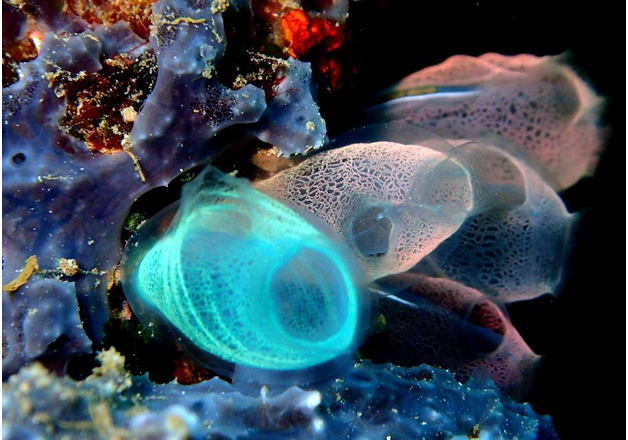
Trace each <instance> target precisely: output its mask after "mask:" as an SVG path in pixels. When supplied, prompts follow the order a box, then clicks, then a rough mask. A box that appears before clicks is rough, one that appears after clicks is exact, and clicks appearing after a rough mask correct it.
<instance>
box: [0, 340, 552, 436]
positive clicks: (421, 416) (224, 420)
mask: <svg viewBox="0 0 628 440" xmlns="http://www.w3.org/2000/svg"><path fill="white" fill-rule="evenodd" d="M99 358H100V360H101V361H102V362H103V365H102V366H101V367H98V368H97V369H95V371H94V374H93V375H92V376H90V377H88V378H87V379H86V380H85V381H83V382H75V381H73V380H70V379H66V378H58V377H55V376H53V375H51V374H50V373H49V372H47V371H46V370H45V369H44V368H42V367H41V366H40V365H39V364H34V365H32V366H29V367H27V368H23V369H22V370H21V371H20V372H19V373H18V374H17V375H14V376H12V377H11V379H9V381H8V383H5V384H3V395H4V396H3V397H4V398H3V402H2V412H3V419H4V423H3V428H2V434H3V438H5V439H7V440H13V439H16V440H17V439H20V440H22V439H35V438H54V439H62V438H63V439H91V438H94V439H96V438H102V437H111V436H117V437H118V438H121V439H126V438H135V439H149V438H171V439H184V438H189V439H207V438H211V439H214V438H216V439H218V438H220V439H242V438H255V439H282V438H286V439H300V438H303V439H306V438H315V439H330V440H331V439H339V438H344V439H362V438H365V437H366V438H387V437H390V438H391V439H394V438H407V439H411V438H443V439H450V440H453V439H456V440H458V439H460V440H462V439H467V438H479V439H503V440H507V439H508V440H511V439H514V438H518V439H520V440H535V439H538V440H551V439H557V438H558V437H557V436H556V434H555V432H554V430H553V429H552V427H551V422H550V420H549V418H548V417H539V416H536V415H535V414H534V412H533V411H532V409H531V407H530V406H529V405H528V404H520V403H516V402H513V401H511V400H509V399H507V398H505V397H503V396H502V395H501V394H500V393H499V391H498V390H497V389H496V388H495V386H494V385H493V384H492V382H491V381H490V380H489V379H486V378H482V377H481V375H476V376H474V377H473V378H472V379H471V380H470V381H469V382H467V383H466V384H464V385H463V384H460V383H459V382H458V381H456V379H454V377H453V376H452V375H451V373H449V372H447V371H445V370H440V369H437V368H433V367H429V366H420V367H414V368H401V367H395V366H393V365H391V364H386V365H373V364H371V363H370V362H359V363H356V364H355V365H353V366H352V367H350V368H349V370H348V371H347V372H346V373H344V374H343V375H340V376H336V377H333V378H332V379H330V380H328V381H325V382H322V383H320V384H316V385H312V386H308V387H304V388H299V387H290V388H288V389H273V388H270V389H269V388H267V387H261V389H259V388H258V389H257V390H256V392H254V393H252V392H247V391H242V390H239V389H238V388H237V386H236V385H230V384H228V383H227V382H224V381H222V380H221V379H219V378H214V379H211V380H209V381H206V382H203V383H200V384H197V385H191V386H186V387H185V391H184V392H181V386H180V385H177V384H176V383H170V384H164V385H157V384H153V383H151V382H150V381H149V380H148V379H147V378H146V377H145V376H142V377H130V376H129V375H128V374H127V373H125V372H124V358H122V357H121V356H120V355H119V354H117V353H116V352H115V351H113V350H111V351H107V352H103V353H101V354H100V356H99Z"/></svg>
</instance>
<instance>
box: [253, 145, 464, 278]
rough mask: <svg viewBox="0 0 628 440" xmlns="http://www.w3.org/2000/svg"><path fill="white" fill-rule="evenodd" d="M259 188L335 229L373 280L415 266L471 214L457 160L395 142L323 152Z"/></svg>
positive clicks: (427, 149) (368, 276)
mask: <svg viewBox="0 0 628 440" xmlns="http://www.w3.org/2000/svg"><path fill="white" fill-rule="evenodd" d="M256 187H257V188H258V189H259V190H260V191H262V192H265V193H266V194H269V195H271V196H272V197H274V198H276V199H278V200H280V201H282V202H284V203H287V204H288V205H290V206H293V207H294V208H295V209H298V210H301V211H303V212H309V213H311V214H314V215H315V216H317V217H319V218H320V219H321V220H323V221H324V222H325V223H327V224H328V225H329V226H330V227H331V228H332V229H333V230H335V231H337V232H338V233H339V234H340V235H341V236H342V237H343V238H344V239H345V241H346V242H347V243H348V245H349V246H350V247H351V249H352V250H353V252H354V255H355V256H356V258H357V260H358V261H359V262H360V265H361V266H362V268H363V270H364V271H365V273H366V275H367V278H368V279H369V280H373V279H377V278H379V277H381V276H385V275H388V274H391V273H398V272H403V271H405V270H408V269H410V268H411V267H413V266H414V265H415V264H416V263H417V262H418V261H420V260H421V258H423V257H424V256H425V255H427V254H429V253H430V252H431V251H433V250H434V249H435V248H436V247H437V246H438V245H439V244H440V243H441V242H442V241H443V240H445V239H446V238H447V237H449V236H450V235H451V234H453V233H454V232H455V231H456V230H458V228H459V227H460V225H462V223H463V222H464V220H465V219H466V218H467V216H468V215H469V214H470V213H471V212H473V210H474V201H473V191H472V183H471V176H470V174H469V173H468V172H467V171H466V170H465V169H464V168H463V167H462V166H461V165H460V164H459V163H458V162H457V161H456V160H455V159H452V158H451V157H449V156H448V155H446V154H444V153H442V152H439V151H436V150H434V149H431V148H428V147H424V146H422V145H403V144H399V143H396V142H373V143H370V144H366V143H358V144H352V145H348V146H345V147H342V148H337V149H332V150H328V151H324V152H322V153H320V154H317V155H315V156H314V157H312V158H310V159H308V160H306V161H305V162H302V163H301V164H299V165H297V166H295V167H293V168H291V169H288V170H286V171H283V172H281V173H279V174H277V175H275V176H273V177H272V178H270V179H267V180H265V181H263V182H261V183H259V184H257V186H256Z"/></svg>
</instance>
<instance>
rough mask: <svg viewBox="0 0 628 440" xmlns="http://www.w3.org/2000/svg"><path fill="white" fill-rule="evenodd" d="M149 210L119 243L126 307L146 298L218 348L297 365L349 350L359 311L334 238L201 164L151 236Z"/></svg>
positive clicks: (346, 256) (229, 355)
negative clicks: (161, 229)
mask: <svg viewBox="0 0 628 440" xmlns="http://www.w3.org/2000/svg"><path fill="white" fill-rule="evenodd" d="M154 221H157V222H160V219H159V218H157V219H152V220H151V221H149V222H148V223H146V224H144V225H143V226H142V227H141V228H140V229H139V231H138V233H137V235H136V236H135V237H134V239H133V240H132V241H131V242H130V243H128V244H127V255H126V258H125V259H124V261H123V263H122V270H123V273H124V275H123V276H124V288H125V293H126V296H127V298H128V299H129V302H130V304H131V307H132V308H133V310H134V311H135V312H136V313H138V314H140V318H142V319H144V321H145V322H146V323H147V324H148V323H149V322H155V320H154V319H152V318H153V317H152V316H151V315H150V314H148V316H143V315H142V312H143V310H145V309H151V308H154V309H155V310H154V311H155V312H158V313H160V314H163V315H164V316H165V317H166V319H167V320H168V321H169V322H170V323H172V324H173V325H174V326H175V327H176V328H177V329H178V330H179V331H180V332H181V333H182V334H183V335H184V336H185V337H186V338H188V339H189V340H190V341H191V342H192V343H194V344H196V345H197V346H198V347H200V348H201V349H203V350H206V351H207V352H209V353H212V354H213V355H215V356H218V357H219V358H221V359H223V360H226V361H229V362H234V363H236V364H238V365H247V366H251V367H257V368H269V369H276V370H296V369H300V368H306V367H310V366H313V365H316V364H320V363H323V362H326V361H328V360H330V359H332V358H334V357H336V356H338V355H340V354H345V353H349V352H350V351H351V350H352V349H353V348H354V345H355V339H356V335H357V334H358V330H359V328H358V323H359V320H360V319H359V318H360V316H359V315H360V299H359V295H358V294H359V291H358V288H357V287H358V285H357V278H356V276H357V273H356V271H355V270H354V268H353V266H352V264H353V263H352V259H351V254H350V251H349V250H345V249H344V247H343V246H342V245H341V242H340V240H335V239H334V238H330V237H327V236H325V235H324V234H323V233H321V232H320V231H319V230H318V229H317V228H315V227H314V226H312V225H311V224H310V223H308V222H307V221H306V220H305V219H304V218H302V217H301V216H299V215H298V214H297V213H295V212H294V211H292V210H291V209H290V208H288V207H286V206H284V205H283V204H281V203H279V202H277V201H276V200H274V199H272V198H270V197H268V196H266V195H264V194H262V193H259V192H258V191H255V190H253V189H252V188H251V187H250V186H249V185H248V183H246V182H245V181H243V180H241V179H236V178H235V177H231V176H229V175H224V174H222V173H221V172H219V171H217V170H215V169H212V168H208V169H207V170H206V171H205V172H203V174H201V175H199V176H198V177H197V178H196V179H195V180H193V181H192V182H191V183H189V184H187V185H186V186H185V187H184V188H183V196H182V199H181V205H180V208H179V211H178V213H177V217H176V218H175V219H174V220H173V223H172V225H171V226H170V228H169V230H168V232H167V233H166V234H165V235H164V236H163V237H161V238H160V239H158V240H155V239H154V236H155V230H154V228H153V227H152V222H154Z"/></svg>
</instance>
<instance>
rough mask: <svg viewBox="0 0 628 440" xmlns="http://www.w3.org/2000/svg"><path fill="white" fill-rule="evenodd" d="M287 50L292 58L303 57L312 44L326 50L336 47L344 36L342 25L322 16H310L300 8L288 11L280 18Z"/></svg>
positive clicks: (329, 50)
mask: <svg viewBox="0 0 628 440" xmlns="http://www.w3.org/2000/svg"><path fill="white" fill-rule="evenodd" d="M281 27H282V28H283V32H284V38H285V41H286V43H288V51H289V53H290V55H291V56H292V57H294V58H304V57H306V56H307V54H308V53H309V52H310V50H311V49H312V48H313V47H314V46H317V45H318V46H319V47H321V48H322V49H323V50H324V51H326V52H331V51H333V50H335V49H338V48H339V47H340V45H341V44H342V41H343V38H344V32H343V27H342V26H341V25H339V24H338V23H335V22H332V21H330V20H325V19H322V18H310V17H308V15H307V14H306V13H305V12H304V11H302V10H299V9H297V10H293V11H290V12H288V13H287V14H286V15H284V16H283V18H282V19H281Z"/></svg>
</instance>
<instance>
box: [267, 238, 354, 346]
mask: <svg viewBox="0 0 628 440" xmlns="http://www.w3.org/2000/svg"><path fill="white" fill-rule="evenodd" d="M270 292H271V295H272V304H273V306H274V308H275V309H274V313H275V314H276V316H277V318H278V320H279V323H280V325H281V328H282V329H283V330H284V331H285V332H286V333H287V334H288V335H290V336H292V337H294V338H297V339H300V340H306V341H312V342H319V341H324V340H326V339H328V338H330V337H332V336H334V335H335V334H336V333H337V332H338V331H339V330H340V329H341V328H342V326H343V325H344V323H345V322H346V320H347V313H348V307H347V291H346V286H345V280H344V277H343V275H342V273H341V272H340V271H339V270H338V268H337V266H336V264H334V262H333V261H331V260H330V259H329V258H328V257H327V256H326V255H324V254H322V253H320V252H317V251H315V250H313V249H304V250H301V251H300V252H299V253H298V254H297V255H296V256H294V257H293V258H291V259H290V261H288V262H287V263H286V264H285V265H284V266H283V267H281V268H280V269H279V270H278V271H277V272H276V273H275V274H274V275H273V278H272V281H271V284H270Z"/></svg>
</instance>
